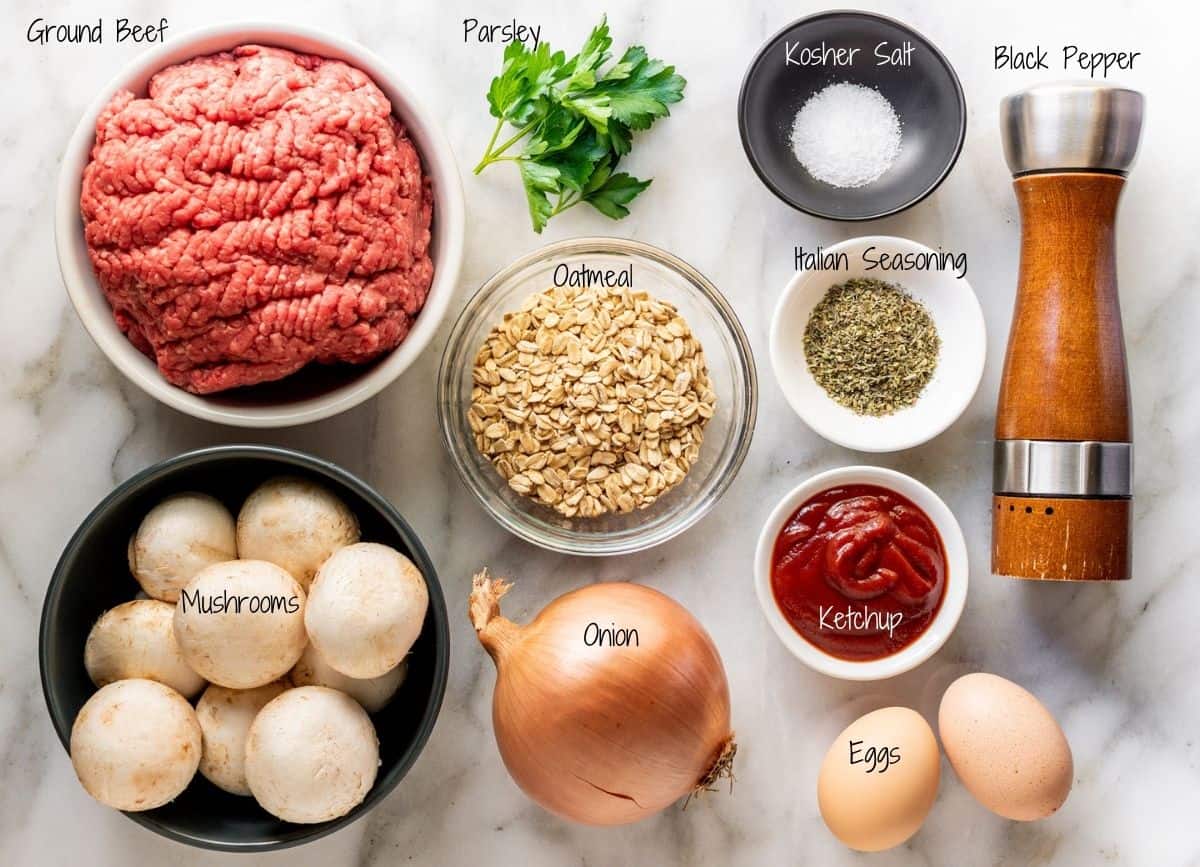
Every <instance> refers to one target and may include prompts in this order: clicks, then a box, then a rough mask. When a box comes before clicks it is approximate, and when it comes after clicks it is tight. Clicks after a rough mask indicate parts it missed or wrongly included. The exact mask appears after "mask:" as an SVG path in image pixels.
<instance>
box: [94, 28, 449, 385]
mask: <svg viewBox="0 0 1200 867" xmlns="http://www.w3.org/2000/svg"><path fill="white" fill-rule="evenodd" d="M80 207H81V209H82V212H83V221H84V229H85V233H86V235H85V236H86V240H87V247H88V252H89V254H90V255H91V259H92V264H93V266H94V267H95V270H96V274H97V276H98V277H99V279H100V285H101V287H102V288H103V289H104V293H105V295H106V296H107V298H108V301H109V303H110V304H111V305H112V309H113V314H114V316H115V317H116V321H117V324H118V326H120V328H121V330H122V331H124V332H125V334H126V335H127V336H128V337H129V339H130V341H132V342H133V344H134V345H135V346H137V347H138V348H139V349H141V350H142V351H143V352H145V353H146V354H148V355H150V356H151V357H152V358H153V359H154V360H155V362H156V363H157V364H158V367H159V369H160V370H161V371H162V373H163V375H164V376H165V377H166V378H167V379H168V380H169V381H170V382H172V383H174V384H175V385H178V386H180V387H182V388H185V389H187V390H188V391H192V392H196V393H198V394H208V393H212V392H217V391H222V390H224V389H228V388H234V387H237V386H243V385H252V384H254V383H259V382H267V381H270V380H276V379H280V378H282V377H285V376H287V375H289V374H291V373H294V372H295V371H297V370H299V369H300V368H302V367H304V366H305V365H306V364H308V363H310V362H319V363H336V362H351V363H359V362H365V361H369V360H370V359H372V358H375V357H377V356H379V355H380V354H382V353H384V352H387V351H388V350H391V349H393V348H394V347H395V346H396V345H398V344H399V343H400V342H401V341H402V340H404V338H405V336H406V335H407V334H408V331H409V329H410V327H411V326H412V322H413V319H414V318H415V317H416V315H417V313H418V312H419V311H420V309H421V307H422V305H423V304H424V303H425V297H426V295H427V294H428V292H429V285H430V283H431V281H432V279H433V263H432V261H431V260H430V258H429V227H430V222H431V220H432V215H433V200H432V195H431V192H430V188H429V181H428V179H427V178H426V177H425V176H424V174H423V172H422V170H421V162H420V158H419V156H418V154H417V151H416V149H415V148H414V147H413V144H412V142H411V141H410V140H409V138H408V135H407V133H406V132H405V130H404V128H403V127H402V126H401V125H400V123H399V122H398V121H397V120H396V118H394V117H393V116H392V108H391V104H390V103H389V102H388V99H387V97H386V96H384V95H383V93H382V92H381V91H380V90H379V88H378V87H376V85H375V83H374V82H373V81H371V79H370V78H368V77H367V75H366V74H365V73H363V72H362V71H360V70H358V69H355V68H354V67H352V66H349V65H347V64H345V63H342V62H340V61H336V60H329V59H326V58H322V57H315V56H312V55H304V54H295V53H293V52H291V51H284V50H282V49H278V48H264V47H261V46H257V45H247V46H243V47H241V48H237V49H235V50H233V51H232V52H226V53H222V54H215V55H212V56H209V57H197V58H195V59H193V60H190V61H188V62H186V63H182V64H179V65H178V66H171V67H168V68H166V69H164V70H162V71H161V72H159V73H158V74H157V75H155V76H154V77H153V78H152V79H151V80H150V84H149V96H148V97H146V98H138V97H135V96H134V94H132V93H129V92H127V91H124V92H121V93H118V94H117V95H116V96H114V97H113V99H112V101H111V102H110V103H109V104H108V106H107V107H106V108H105V109H104V110H103V111H102V112H101V113H100V117H99V118H98V120H97V121H96V143H95V145H94V147H93V148H92V155H91V162H89V163H88V166H87V168H86V169H85V170H84V173H83V189H82V192H81V195H80Z"/></svg>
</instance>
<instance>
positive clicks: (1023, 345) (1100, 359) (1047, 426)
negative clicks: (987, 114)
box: [992, 81, 1144, 581]
mask: <svg viewBox="0 0 1200 867" xmlns="http://www.w3.org/2000/svg"><path fill="white" fill-rule="evenodd" d="M1143 103H1144V100H1143V98H1142V95H1141V94H1140V93H1138V92H1137V91H1134V90H1127V89H1125V88H1120V87H1111V86H1108V85H1102V84H1096V83H1094V82H1090V81H1089V82H1075V83H1066V84H1045V85H1038V86H1036V87H1031V88H1028V89H1026V90H1023V91H1020V92H1018V93H1014V94H1012V95H1011V96H1008V97H1006V98H1005V99H1004V101H1003V102H1002V103H1001V104H1000V129H1001V134H1002V136H1001V137H1002V141H1003V143H1004V157H1005V159H1006V160H1007V162H1008V167H1009V169H1011V170H1012V173H1013V177H1014V178H1016V180H1015V181H1014V182H1013V188H1014V190H1015V191H1016V195H1017V203H1018V205H1019V206H1020V211H1021V268H1020V272H1019V275H1018V284H1017V303H1016V308H1015V310H1014V312H1013V322H1012V330H1011V332H1010V333H1009V338H1008V353H1007V355H1006V356H1005V359H1004V376H1003V378H1002V380H1001V383H1000V400H999V404H998V406H997V408H996V446H995V467H994V469H995V475H994V480H993V487H992V490H993V492H994V497H993V499H992V571H993V572H995V573H998V574H1000V575H1010V576H1013V577H1016V578H1033V579H1040V580H1059V581H1120V580H1124V579H1126V578H1128V577H1130V568H1131V565H1130V561H1131V558H1130V553H1131V542H1130V536H1131V526H1130V525H1131V517H1132V511H1133V502H1132V500H1133V432H1132V425H1131V423H1130V406H1129V374H1128V371H1127V369H1126V364H1125V338H1124V335H1123V334H1122V332H1121V306H1120V300H1119V298H1118V296H1117V268H1116V225H1117V202H1118V200H1119V199H1120V197H1121V190H1122V189H1123V188H1124V185H1125V174H1126V173H1127V172H1128V171H1129V169H1130V167H1131V166H1132V165H1133V161H1134V157H1135V156H1136V155H1137V148H1138V142H1139V139H1140V138H1141V132H1142V114H1143Z"/></svg>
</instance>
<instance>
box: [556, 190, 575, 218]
mask: <svg viewBox="0 0 1200 867" xmlns="http://www.w3.org/2000/svg"><path fill="white" fill-rule="evenodd" d="M582 201H583V195H582V194H581V193H579V194H575V198H571V194H570V193H568V192H566V191H563V192H561V193H559V194H558V202H557V203H556V204H555V205H554V210H553V211H551V212H550V216H551V217H556V216H558V215H559V214H561V213H562V212H563V211H566V210H569V209H570V208H573V207H575V206H576V205H578V204H579V203H580V202H582Z"/></svg>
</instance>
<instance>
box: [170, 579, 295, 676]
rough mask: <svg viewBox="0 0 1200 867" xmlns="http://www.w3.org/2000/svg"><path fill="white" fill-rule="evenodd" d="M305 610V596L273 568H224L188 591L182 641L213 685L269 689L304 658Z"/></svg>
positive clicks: (181, 612)
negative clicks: (302, 656)
mask: <svg viewBox="0 0 1200 867" xmlns="http://www.w3.org/2000/svg"><path fill="white" fill-rule="evenodd" d="M304 605H305V597H304V590H302V589H301V587H300V585H299V584H298V583H296V580H295V579H294V578H292V576H291V575H289V574H288V573H287V572H285V571H283V570H282V569H280V568H279V567H278V566H276V565H275V564H273V563H267V562H265V561H263V560H231V561H229V562H228V563H217V564H216V565H214V566H209V567H208V568H207V569H204V570H203V571H201V572H200V574H199V575H197V576H196V577H195V578H193V579H192V580H191V582H190V583H189V584H188V586H187V587H185V588H184V589H183V591H182V592H181V593H180V597H179V604H178V605H177V606H176V607H175V638H176V639H177V640H178V641H179V647H180V649H181V650H182V651H183V658H184V659H185V660H187V663H188V665H190V666H191V667H192V668H193V669H195V670H196V671H197V672H198V673H199V674H200V675H202V676H203V677H204V678H205V679H206V680H209V681H211V682H212V683H216V684H219V685H221V686H226V687H229V688H230V689H251V688H253V687H256V686H263V685H264V684H267V683H270V682H271V681H273V680H278V679H279V678H281V677H283V676H284V675H285V674H287V673H288V672H289V671H290V670H291V668H292V666H293V665H295V664H296V660H298V659H299V658H300V654H301V653H303V652H304V645H305V644H306V643H307V642H308V638H307V636H306V635H305V634H304Z"/></svg>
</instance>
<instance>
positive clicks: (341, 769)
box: [246, 686, 379, 823]
mask: <svg viewBox="0 0 1200 867" xmlns="http://www.w3.org/2000/svg"><path fill="white" fill-rule="evenodd" d="M378 769H379V740H378V739H377V737H376V736H375V727H374V726H373V725H372V724H371V718H370V717H368V716H367V712H366V711H364V710H363V709H362V708H361V707H360V706H359V704H358V702H356V701H355V700H354V699H352V698H350V696H348V695H346V694H345V693H342V692H338V691H337V690H335V689H328V688H326V687H323V686H301V687H297V688H296V689H289V690H288V691H287V692H285V693H283V694H282V695H281V696H279V697H278V698H276V699H274V700H272V701H271V702H270V703H269V704H268V705H267V706H266V707H264V708H263V709H262V710H261V711H260V712H259V714H258V716H257V717H255V718H254V723H253V724H252V725H251V726H250V734H249V736H247V738H246V781H247V782H248V783H249V784H250V791H251V792H252V793H253V794H254V797H255V799H256V800H257V801H258V803H259V805H260V806H261V807H262V808H263V809H264V810H266V811H267V812H268V813H270V814H271V815H273V816H277V817H278V818H280V819H283V820H284V821H285V822H303V823H311V822H326V821H329V820H330V819H336V818H338V817H339V816H344V815H346V813H348V812H350V811H351V810H352V809H354V807H356V806H357V805H358V804H360V803H362V800H363V798H365V797H366V796H367V792H369V791H370V790H371V786H373V785H374V784H375V774H376V773H377V772H378Z"/></svg>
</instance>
